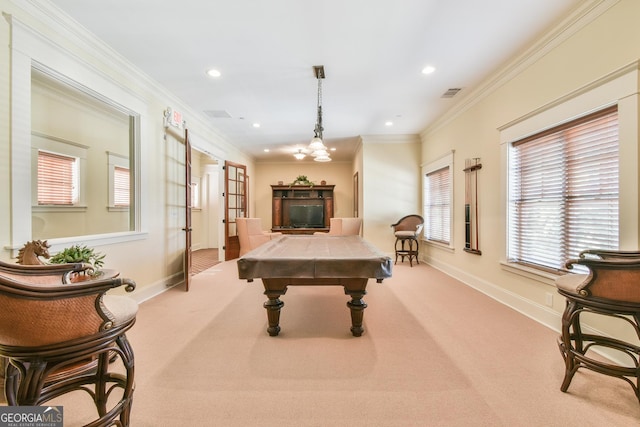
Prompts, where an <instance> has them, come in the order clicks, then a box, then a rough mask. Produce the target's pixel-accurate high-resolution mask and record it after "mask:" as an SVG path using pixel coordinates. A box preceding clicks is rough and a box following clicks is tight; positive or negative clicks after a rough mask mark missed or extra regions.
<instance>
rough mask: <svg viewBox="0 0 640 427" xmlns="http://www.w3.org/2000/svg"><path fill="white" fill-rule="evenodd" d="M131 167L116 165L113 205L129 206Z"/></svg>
mask: <svg viewBox="0 0 640 427" xmlns="http://www.w3.org/2000/svg"><path fill="white" fill-rule="evenodd" d="M130 174H131V173H130V172H129V168H123V167H121V166H116V167H115V169H114V171H113V205H114V206H117V207H128V206H129V203H130V201H129V200H130V196H129V193H130V184H129V180H130Z"/></svg>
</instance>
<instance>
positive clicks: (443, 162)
mask: <svg viewBox="0 0 640 427" xmlns="http://www.w3.org/2000/svg"><path fill="white" fill-rule="evenodd" d="M454 153H455V150H451V151H450V152H449V153H447V154H445V155H443V156H442V157H440V158H438V159H437V160H434V161H432V162H429V163H427V164H423V165H422V166H421V168H422V182H421V185H422V193H423V197H422V200H427V198H426V197H425V196H424V192H425V191H426V186H425V179H426V176H427V174H430V173H431V172H435V171H437V170H439V169H442V168H445V167H448V168H449V200H450V201H451V209H450V212H449V228H450V230H449V244H445V243H441V242H435V241H432V240H427V238H426V237H425V233H426V231H425V230H426V227H424V228H423V231H422V236H421V240H422V241H424V242H425V243H427V244H428V245H432V246H434V247H438V248H442V249H447V250H450V251H453V250H454V249H455V244H454V242H455V238H454V229H455V227H454V222H453V218H454V205H455V203H454V200H455V199H454V198H453V183H454V181H453V179H454V178H453V176H454V175H455V173H454V171H455V169H454V168H453V166H454ZM422 215H423V216H424V217H425V218H426V209H425V207H424V206H423V207H422Z"/></svg>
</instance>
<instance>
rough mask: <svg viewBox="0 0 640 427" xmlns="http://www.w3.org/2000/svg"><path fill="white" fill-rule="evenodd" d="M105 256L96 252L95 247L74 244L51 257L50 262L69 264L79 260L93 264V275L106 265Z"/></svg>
mask: <svg viewBox="0 0 640 427" xmlns="http://www.w3.org/2000/svg"><path fill="white" fill-rule="evenodd" d="M104 257H105V255H104V254H102V253H99V252H96V251H95V250H94V249H93V248H89V247H87V246H80V245H73V246H70V247H68V248H65V249H63V250H62V251H60V252H58V253H57V254H55V255H54V256H52V257H51V258H49V262H50V263H51V264H68V263H78V262H83V263H86V264H91V265H92V266H93V269H94V272H93V274H92V275H94V276H96V275H98V272H99V271H100V269H101V268H102V266H103V265H104Z"/></svg>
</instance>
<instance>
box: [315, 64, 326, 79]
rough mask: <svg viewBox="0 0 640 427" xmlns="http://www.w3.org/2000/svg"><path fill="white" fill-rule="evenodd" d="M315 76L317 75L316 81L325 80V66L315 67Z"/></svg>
mask: <svg viewBox="0 0 640 427" xmlns="http://www.w3.org/2000/svg"><path fill="white" fill-rule="evenodd" d="M313 74H315V76H316V79H324V65H314V66H313Z"/></svg>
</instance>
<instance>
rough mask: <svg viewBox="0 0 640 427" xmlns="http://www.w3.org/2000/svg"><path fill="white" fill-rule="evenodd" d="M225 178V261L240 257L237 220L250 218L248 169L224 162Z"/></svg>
mask: <svg viewBox="0 0 640 427" xmlns="http://www.w3.org/2000/svg"><path fill="white" fill-rule="evenodd" d="M224 170H225V173H224V176H225V195H226V197H225V218H224V224H225V227H224V242H225V256H224V259H225V261H228V260H230V259H235V258H238V257H239V256H240V240H239V239H238V229H237V227H236V218H245V217H248V216H249V212H248V206H249V204H248V200H249V194H248V188H249V178H248V177H247V167H246V166H245V165H241V164H238V163H232V162H228V161H225V162H224Z"/></svg>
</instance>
